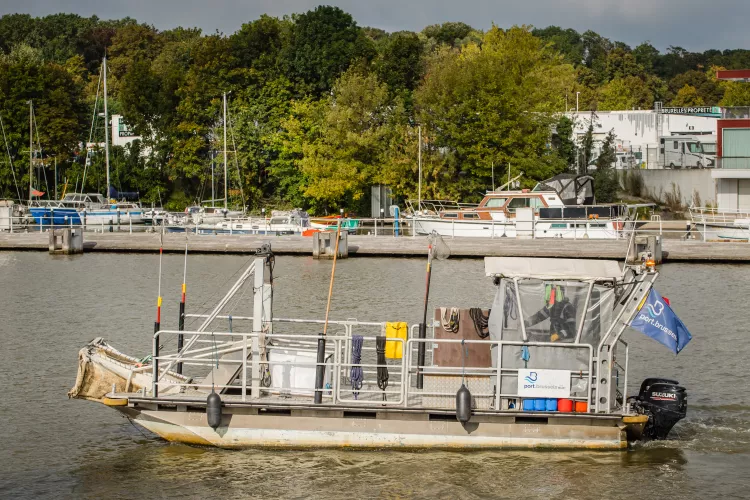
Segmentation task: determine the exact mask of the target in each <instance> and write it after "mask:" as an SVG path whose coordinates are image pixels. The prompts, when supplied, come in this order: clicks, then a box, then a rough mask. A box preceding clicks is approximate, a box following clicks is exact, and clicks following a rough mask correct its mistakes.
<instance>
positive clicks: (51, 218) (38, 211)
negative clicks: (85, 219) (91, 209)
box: [30, 207, 81, 226]
mask: <svg viewBox="0 0 750 500" xmlns="http://www.w3.org/2000/svg"><path fill="white" fill-rule="evenodd" d="M30 212H31V216H32V217H34V221H35V222H36V223H37V224H43V225H45V226H49V225H52V224H55V225H60V226H63V225H70V224H73V225H76V226H77V225H79V224H80V223H81V218H80V217H79V216H78V211H76V209H75V208H55V209H52V208H49V207H32V208H31V209H30Z"/></svg>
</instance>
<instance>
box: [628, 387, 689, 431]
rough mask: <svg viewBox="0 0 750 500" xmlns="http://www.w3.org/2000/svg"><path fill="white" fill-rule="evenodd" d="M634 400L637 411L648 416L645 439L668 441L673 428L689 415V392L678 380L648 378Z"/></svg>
mask: <svg viewBox="0 0 750 500" xmlns="http://www.w3.org/2000/svg"><path fill="white" fill-rule="evenodd" d="M630 399H631V400H632V399H634V400H635V401H634V407H635V409H636V410H637V411H638V412H639V413H642V414H644V415H648V422H647V423H646V427H645V429H644V430H643V437H645V438H649V439H666V438H667V435H668V434H669V431H671V430H672V427H674V425H675V424H676V423H677V422H679V421H680V420H682V419H683V418H685V415H686V414H687V391H686V390H685V388H684V387H682V386H680V385H679V382H678V381H676V380H671V379H666V378H647V379H646V380H644V381H643V383H642V384H641V391H640V393H639V394H638V396H637V397H636V398H630Z"/></svg>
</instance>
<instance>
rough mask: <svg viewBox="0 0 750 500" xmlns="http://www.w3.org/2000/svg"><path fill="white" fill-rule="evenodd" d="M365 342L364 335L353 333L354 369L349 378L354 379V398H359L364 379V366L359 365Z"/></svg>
mask: <svg viewBox="0 0 750 500" xmlns="http://www.w3.org/2000/svg"><path fill="white" fill-rule="evenodd" d="M363 342H364V337H362V335H352V369H351V371H350V374H349V378H350V379H351V381H352V394H354V399H358V396H359V390H360V389H361V388H362V381H363V379H364V374H363V373H362V367H361V366H359V363H360V362H361V361H362V343H363Z"/></svg>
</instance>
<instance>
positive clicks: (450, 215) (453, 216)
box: [443, 213, 458, 219]
mask: <svg viewBox="0 0 750 500" xmlns="http://www.w3.org/2000/svg"><path fill="white" fill-rule="evenodd" d="M443 218H444V219H458V214H457V213H447V214H443Z"/></svg>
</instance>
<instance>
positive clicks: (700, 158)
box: [659, 135, 716, 169]
mask: <svg viewBox="0 0 750 500" xmlns="http://www.w3.org/2000/svg"><path fill="white" fill-rule="evenodd" d="M712 137H713V136H705V138H704V137H702V136H695V135H671V136H666V137H662V138H660V139H659V153H660V155H661V157H662V161H663V164H664V168H674V169H679V168H707V167H713V166H714V162H715V158H716V146H715V140H714V146H713V149H711V148H710V146H709V144H710V141H711V138H712ZM702 139H705V140H706V141H707V144H706V149H707V150H711V151H713V154H710V153H707V152H705V151H704V148H703V143H702Z"/></svg>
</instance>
